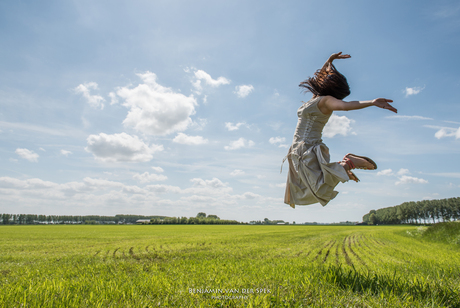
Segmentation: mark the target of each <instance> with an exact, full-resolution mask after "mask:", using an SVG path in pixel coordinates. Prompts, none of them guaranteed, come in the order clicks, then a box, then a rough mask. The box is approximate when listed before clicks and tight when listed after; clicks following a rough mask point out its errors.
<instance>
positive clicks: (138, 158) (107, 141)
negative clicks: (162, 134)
mask: <svg viewBox="0 0 460 308" xmlns="http://www.w3.org/2000/svg"><path fill="white" fill-rule="evenodd" d="M87 144H88V146H87V147H86V148H85V150H86V151H87V152H90V153H92V154H93V155H94V157H95V158H96V159H97V160H100V161H104V162H122V161H127V162H146V161H150V160H151V159H152V158H153V155H152V154H153V153H155V152H157V151H163V146H162V145H156V144H152V145H151V146H149V145H147V144H146V143H144V142H143V141H142V140H140V139H139V138H138V137H137V136H131V135H128V134H126V133H121V134H113V135H107V134H104V133H100V134H99V135H90V136H89V137H88V138H87Z"/></svg>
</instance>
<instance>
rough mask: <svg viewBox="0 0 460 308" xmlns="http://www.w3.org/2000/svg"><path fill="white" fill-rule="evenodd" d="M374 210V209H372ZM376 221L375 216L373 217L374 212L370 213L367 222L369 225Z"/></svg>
mask: <svg viewBox="0 0 460 308" xmlns="http://www.w3.org/2000/svg"><path fill="white" fill-rule="evenodd" d="M374 212H375V211H374ZM376 222H377V218H376V217H375V213H372V214H371V215H370V216H369V224H370V225H375V224H376Z"/></svg>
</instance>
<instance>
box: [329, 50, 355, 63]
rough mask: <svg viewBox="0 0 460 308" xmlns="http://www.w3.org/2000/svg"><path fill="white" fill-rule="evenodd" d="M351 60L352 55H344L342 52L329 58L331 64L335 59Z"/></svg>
mask: <svg viewBox="0 0 460 308" xmlns="http://www.w3.org/2000/svg"><path fill="white" fill-rule="evenodd" d="M348 58H351V56H350V55H342V52H338V53H334V54H332V55H331V56H330V57H329V60H328V61H329V62H331V63H332V61H334V60H335V59H348Z"/></svg>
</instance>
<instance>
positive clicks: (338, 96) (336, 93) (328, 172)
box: [284, 52, 397, 208]
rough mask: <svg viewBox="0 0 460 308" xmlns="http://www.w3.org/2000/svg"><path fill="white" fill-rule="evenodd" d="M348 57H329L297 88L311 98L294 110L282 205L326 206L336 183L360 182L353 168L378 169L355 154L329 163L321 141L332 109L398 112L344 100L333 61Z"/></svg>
mask: <svg viewBox="0 0 460 308" xmlns="http://www.w3.org/2000/svg"><path fill="white" fill-rule="evenodd" d="M347 58H350V55H342V53H341V52H339V53H335V54H333V55H331V56H330V57H329V59H328V60H327V61H326V63H325V64H324V65H323V67H322V68H321V69H320V70H318V71H316V73H315V75H314V76H313V77H311V78H308V79H307V80H305V81H303V82H301V83H300V87H304V88H306V91H309V92H311V93H312V94H313V97H312V99H310V100H309V101H308V102H306V103H304V104H303V105H302V106H300V108H299V109H298V110H297V115H298V117H299V120H298V122H297V127H296V130H295V133H294V140H293V142H292V145H291V147H290V149H289V152H288V155H287V156H286V158H287V159H288V162H289V173H288V177H287V183H286V194H285V197H284V202H285V203H286V204H289V205H290V206H291V207H293V208H295V205H296V204H297V205H307V204H312V203H317V202H319V203H321V205H322V206H325V205H326V204H327V203H328V202H329V201H330V200H332V199H333V198H334V197H335V196H336V195H337V194H338V192H336V191H334V188H335V186H337V184H338V183H339V182H346V181H348V180H353V181H356V182H358V181H359V179H358V178H357V177H356V175H355V174H354V173H353V172H352V171H351V170H352V169H355V168H356V169H367V170H375V169H377V164H376V163H375V162H374V161H373V160H372V159H370V158H368V157H365V156H358V155H354V154H347V155H345V157H344V158H343V160H342V161H340V162H333V163H330V162H329V160H330V156H329V149H328V147H327V146H326V145H325V144H324V143H323V142H322V140H321V133H322V131H323V128H324V126H325V125H326V123H327V121H328V120H329V117H330V116H331V115H332V112H333V111H334V110H345V111H348V110H356V109H362V108H366V107H370V106H376V107H379V108H383V109H387V110H390V111H393V112H395V113H396V112H397V110H396V109H395V108H393V107H392V106H391V105H390V104H389V103H391V102H393V101H392V100H390V99H385V98H377V99H374V100H371V101H350V102H345V101H343V99H344V98H345V97H347V96H348V95H349V94H350V87H349V86H348V82H347V79H346V78H345V76H343V75H342V74H340V73H339V72H338V71H337V70H336V68H335V66H334V65H333V64H332V61H334V60H335V59H347Z"/></svg>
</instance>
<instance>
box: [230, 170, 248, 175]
mask: <svg viewBox="0 0 460 308" xmlns="http://www.w3.org/2000/svg"><path fill="white" fill-rule="evenodd" d="M244 173H245V172H244V171H243V170H240V169H235V170H233V171H232V172H230V175H231V176H240V175H244Z"/></svg>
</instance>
